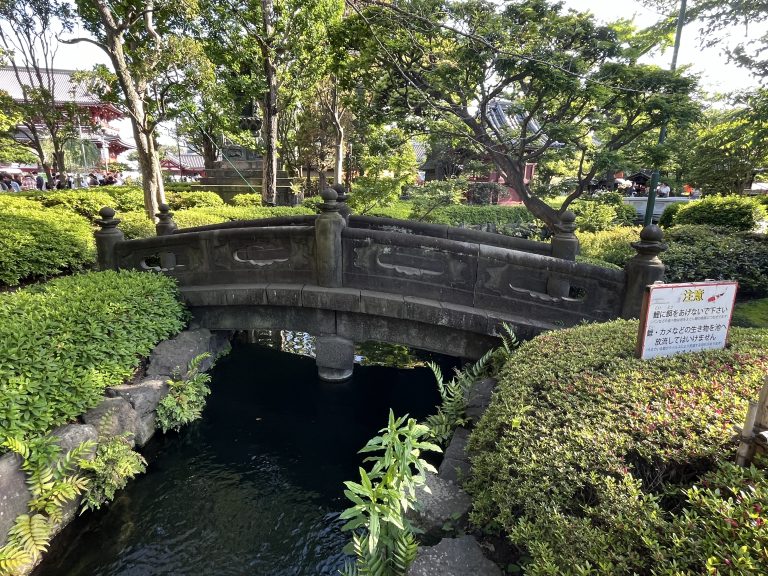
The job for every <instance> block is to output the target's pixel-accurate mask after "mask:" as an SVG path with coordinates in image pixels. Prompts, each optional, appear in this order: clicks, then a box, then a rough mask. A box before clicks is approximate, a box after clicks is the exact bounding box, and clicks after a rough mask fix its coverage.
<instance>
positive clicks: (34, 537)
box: [8, 514, 51, 559]
mask: <svg viewBox="0 0 768 576" xmlns="http://www.w3.org/2000/svg"><path fill="white" fill-rule="evenodd" d="M8 536H9V539H10V540H13V541H14V542H16V543H17V544H18V545H19V547H21V548H22V549H23V550H25V551H26V552H27V553H28V554H29V556H30V557H32V558H33V559H34V558H36V557H37V555H38V554H39V553H40V552H45V551H46V550H47V549H48V541H49V540H50V539H51V524H50V521H49V519H48V518H46V517H45V516H43V515H42V514H33V515H32V516H30V515H29V514H22V515H21V516H19V517H18V518H16V522H15V523H14V525H13V527H12V528H11V531H10V532H9V533H8Z"/></svg>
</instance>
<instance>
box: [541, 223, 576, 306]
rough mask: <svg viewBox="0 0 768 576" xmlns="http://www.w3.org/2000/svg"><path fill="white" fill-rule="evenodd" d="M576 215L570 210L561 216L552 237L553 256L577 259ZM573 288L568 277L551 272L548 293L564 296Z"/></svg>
mask: <svg viewBox="0 0 768 576" xmlns="http://www.w3.org/2000/svg"><path fill="white" fill-rule="evenodd" d="M575 231H576V215H575V214H574V213H573V212H571V211H570V210H566V211H565V212H563V214H562V216H560V224H558V225H557V226H556V228H555V235H554V236H553V237H552V257H553V258H560V259H562V260H570V261H571V262H573V261H575V260H576V254H578V253H579V239H578V238H576V234H574V232H575ZM570 290H571V283H570V281H569V280H568V278H567V277H564V276H561V275H559V274H550V276H549V278H548V280H547V294H549V295H550V296H554V297H558V298H564V297H567V296H568V294H569V293H570Z"/></svg>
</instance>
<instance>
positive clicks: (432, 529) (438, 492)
mask: <svg viewBox="0 0 768 576" xmlns="http://www.w3.org/2000/svg"><path fill="white" fill-rule="evenodd" d="M427 486H428V487H429V490H430V491H429V492H427V491H426V490H425V489H424V487H420V488H418V489H417V491H416V499H417V501H418V509H417V510H410V511H409V512H408V518H409V519H410V520H411V522H412V523H413V525H414V526H416V527H417V528H419V529H421V530H422V531H423V532H424V533H423V534H421V535H420V536H419V539H420V540H421V541H422V542H426V543H429V542H437V541H438V540H439V539H440V538H442V537H443V536H444V535H445V533H446V530H445V529H444V528H458V527H463V526H465V525H466V523H467V517H468V516H469V509H470V508H471V507H472V500H471V498H470V497H469V496H468V495H467V493H466V492H464V491H463V490H462V489H461V488H459V487H458V486H457V485H456V484H454V483H453V482H449V481H447V480H443V479H442V478H440V477H438V476H437V475H436V474H427Z"/></svg>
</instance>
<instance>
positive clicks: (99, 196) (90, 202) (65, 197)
mask: <svg viewBox="0 0 768 576" xmlns="http://www.w3.org/2000/svg"><path fill="white" fill-rule="evenodd" d="M39 202H40V203H41V204H42V205H43V206H45V207H47V208H50V207H54V206H61V207H64V208H66V209H67V210H71V211H72V212H74V213H75V214H79V215H80V216H85V217H86V218H88V219H89V220H95V219H96V218H98V217H99V210H101V208H102V207H104V206H109V205H110V204H112V203H113V202H112V196H110V195H109V194H107V193H106V192H102V191H101V190H90V189H83V190H65V191H57V192H53V191H51V192H46V193H45V194H41V195H40V196H39Z"/></svg>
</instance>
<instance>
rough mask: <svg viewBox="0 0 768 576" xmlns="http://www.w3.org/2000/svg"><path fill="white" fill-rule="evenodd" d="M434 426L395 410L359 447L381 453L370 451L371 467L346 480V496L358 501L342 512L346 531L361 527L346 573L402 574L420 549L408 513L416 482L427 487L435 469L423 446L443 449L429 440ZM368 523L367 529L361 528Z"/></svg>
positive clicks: (352, 500) (353, 539)
mask: <svg viewBox="0 0 768 576" xmlns="http://www.w3.org/2000/svg"><path fill="white" fill-rule="evenodd" d="M428 434H429V428H428V427H427V426H425V425H423V424H418V423H417V422H416V421H415V420H414V419H413V418H408V416H407V415H406V416H402V417H400V418H395V415H394V413H393V412H392V410H390V411H389V418H388V421H387V426H386V428H382V429H381V430H379V435H378V436H375V437H374V438H372V439H371V440H369V441H368V443H367V444H366V445H365V446H364V447H363V448H362V449H361V450H360V452H361V453H381V454H378V455H376V456H369V457H367V458H366V459H365V462H372V463H373V466H372V467H371V471H370V472H366V471H365V469H363V468H360V469H359V472H360V482H359V483H356V482H351V481H349V482H345V483H344V485H345V486H346V487H347V489H346V490H345V491H344V495H345V496H346V497H347V499H349V500H350V501H351V502H352V503H353V506H351V507H350V508H347V509H346V510H344V511H343V512H342V513H341V515H340V516H339V518H340V519H342V520H347V523H346V524H345V525H344V526H343V527H342V530H356V531H357V532H356V533H355V534H353V537H352V549H353V551H354V553H355V555H356V557H357V559H356V562H355V567H354V568H352V567H349V568H348V569H347V571H346V573H347V574H354V573H359V574H380V575H382V576H402V575H404V574H405V572H406V570H407V568H408V565H409V564H410V563H411V562H412V561H413V558H414V557H415V554H416V541H415V539H414V537H413V527H412V526H411V525H410V522H408V520H407V518H406V517H405V514H406V512H407V511H408V510H409V509H411V508H413V507H414V505H415V503H416V487H418V486H423V485H424V483H425V481H426V479H425V474H426V472H436V470H435V469H434V467H433V466H431V465H430V464H428V463H427V462H425V461H424V460H423V459H422V458H421V453H422V451H425V450H430V451H435V452H440V448H439V447H438V446H436V445H435V444H432V443H431V442H429V441H427V440H426V438H427V437H428ZM361 528H363V529H364V532H360V531H359V529H361Z"/></svg>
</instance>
